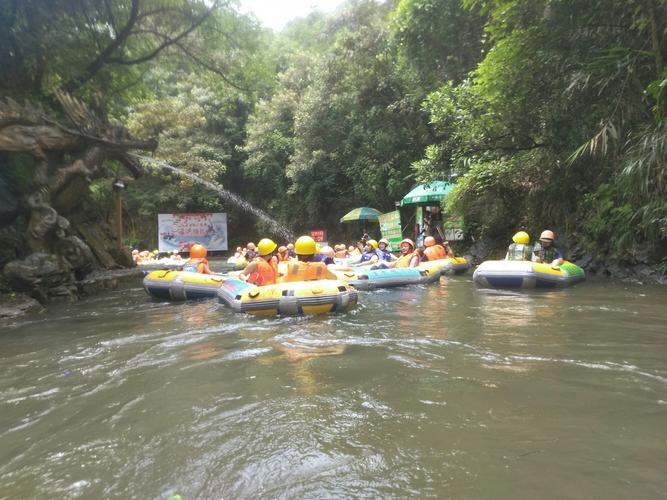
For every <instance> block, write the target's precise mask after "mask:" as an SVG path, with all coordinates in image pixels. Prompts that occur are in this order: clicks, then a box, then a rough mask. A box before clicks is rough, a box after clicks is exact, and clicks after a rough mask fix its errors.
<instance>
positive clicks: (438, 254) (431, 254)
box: [424, 245, 447, 260]
mask: <svg viewBox="0 0 667 500" xmlns="http://www.w3.org/2000/svg"><path fill="white" fill-rule="evenodd" d="M424 255H425V256H426V258H427V259H428V260H440V259H445V258H447V252H445V248H444V247H443V246H442V245H433V246H432V247H428V248H427V249H426V250H424Z"/></svg>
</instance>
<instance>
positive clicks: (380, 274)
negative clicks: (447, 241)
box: [332, 267, 440, 290]
mask: <svg viewBox="0 0 667 500" xmlns="http://www.w3.org/2000/svg"><path fill="white" fill-rule="evenodd" d="M333 269H334V270H333V271H332V272H333V273H334V274H335V275H336V276H337V277H338V279H339V280H341V281H346V282H347V283H349V284H350V285H352V286H353V287H354V288H356V289H357V290H374V289H376V288H390V287H395V286H403V285H420V284H422V283H433V282H434V281H438V280H439V279H440V268H439V267H433V268H432V269H419V268H417V267H411V268H410V267H404V268H400V269H368V268H366V269H364V268H360V267H357V268H352V269H349V270H338V271H337V270H335V268H333Z"/></svg>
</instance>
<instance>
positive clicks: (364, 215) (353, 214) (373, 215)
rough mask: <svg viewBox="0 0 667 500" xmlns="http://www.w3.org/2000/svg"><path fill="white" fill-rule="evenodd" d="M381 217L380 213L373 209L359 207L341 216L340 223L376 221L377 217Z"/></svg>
mask: <svg viewBox="0 0 667 500" xmlns="http://www.w3.org/2000/svg"><path fill="white" fill-rule="evenodd" d="M380 215H382V212H380V211H379V210H375V209H374V208H369V207H359V208H355V209H354V210H350V211H349V212H348V213H346V214H345V215H343V217H342V218H341V219H340V221H341V222H351V221H355V220H363V221H366V220H378V216H380Z"/></svg>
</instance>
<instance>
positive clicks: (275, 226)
mask: <svg viewBox="0 0 667 500" xmlns="http://www.w3.org/2000/svg"><path fill="white" fill-rule="evenodd" d="M132 156H133V157H135V158H136V159H138V160H139V161H141V162H142V163H143V164H144V165H146V166H148V167H149V168H150V166H156V167H159V168H161V169H163V170H169V171H170V172H174V173H175V174H176V175H178V176H180V177H185V178H187V179H190V180H191V181H193V182H196V183H197V184H200V185H202V186H205V187H207V188H209V189H211V190H212V191H215V192H217V193H218V194H219V195H220V197H221V198H222V199H223V200H225V201H227V202H229V203H232V204H233V205H235V206H237V207H238V208H240V209H241V210H244V211H246V212H248V213H251V214H253V215H254V216H256V217H257V218H259V219H260V220H261V221H262V222H265V223H266V224H267V225H268V226H269V229H270V231H271V232H272V233H273V234H276V235H278V236H280V237H281V238H283V239H284V240H285V241H294V234H293V233H292V231H290V230H289V228H287V227H285V226H283V225H282V224H281V223H280V222H278V221H277V220H275V219H274V218H273V217H271V216H270V215H269V214H267V213H266V212H265V211H264V210H261V209H259V208H257V207H255V206H254V205H252V204H250V203H249V202H248V201H246V200H244V199H243V198H241V197H240V196H238V195H236V194H234V193H232V192H231V191H227V190H226V189H225V188H223V187H222V186H221V185H220V184H218V183H216V182H213V181H207V180H205V179H202V178H201V177H199V176H198V175H196V174H193V173H192V172H188V171H186V170H182V169H180V168H178V167H174V166H173V165H170V164H169V163H166V162H164V161H161V160H156V159H155V158H149V157H147V156H141V155H137V154H133V155H132Z"/></svg>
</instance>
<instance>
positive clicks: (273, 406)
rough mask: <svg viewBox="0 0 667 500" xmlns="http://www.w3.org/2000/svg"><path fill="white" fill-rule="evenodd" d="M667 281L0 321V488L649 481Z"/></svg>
mask: <svg viewBox="0 0 667 500" xmlns="http://www.w3.org/2000/svg"><path fill="white" fill-rule="evenodd" d="M666 306H667V290H666V289H665V288H661V287H657V286H656V287H654V286H638V285H633V284H624V283H617V282H608V281H597V282H596V281H589V282H586V283H583V284H580V285H577V286H575V287H573V288H570V289H564V290H555V291H532V292H531V291H527V292H508V291H494V290H481V289H478V288H476V287H475V286H474V285H473V283H472V281H471V277H470V275H467V276H462V277H455V278H450V279H444V278H443V279H442V281H441V282H440V284H435V285H429V286H417V287H411V288H399V289H393V290H380V291H375V292H367V293H361V294H360V306H359V307H358V308H357V309H355V310H354V311H352V312H349V313H344V314H338V315H332V316H323V317H302V318H271V319H266V318H256V317H251V316H245V315H235V314H234V313H232V312H231V311H230V310H228V309H226V308H224V307H223V306H222V305H221V304H218V303H217V302H216V301H215V300H208V301H199V302H191V303H183V304H169V303H164V302H162V303H161V302H155V301H152V300H151V299H150V298H149V297H148V296H147V295H146V294H145V292H144V291H143V290H142V289H141V288H140V287H139V284H137V286H136V287H135V288H130V289H127V290H121V291H115V292H110V293H108V294H105V295H101V296H97V297H95V298H91V299H87V300H84V301H81V302H79V303H76V304H65V305H60V306H57V307H54V308H51V309H50V310H49V311H48V312H47V313H45V314H43V315H40V316H35V317H30V318H25V319H22V320H19V321H16V322H15V323H14V324H13V325H11V326H6V327H3V328H1V329H0V346H1V349H0V374H1V377H0V498H3V499H4V498H11V499H14V498H20V499H23V498H49V499H52V498H158V499H159V498H168V497H169V496H170V495H172V494H175V493H177V494H180V495H181V496H182V498H183V499H194V498H226V499H233V498H362V497H363V498H415V497H421V498H423V497H437V498H531V499H534V498H573V499H575V498H576V499H579V498H581V499H584V498H586V499H590V498H633V499H638V498H664V497H666V496H667V307H666Z"/></svg>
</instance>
